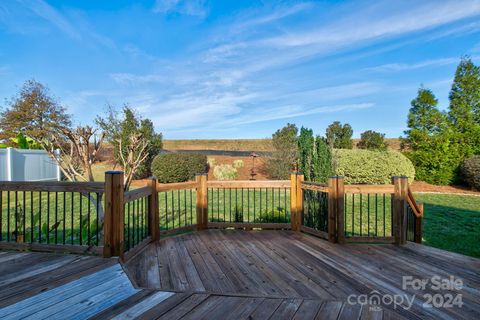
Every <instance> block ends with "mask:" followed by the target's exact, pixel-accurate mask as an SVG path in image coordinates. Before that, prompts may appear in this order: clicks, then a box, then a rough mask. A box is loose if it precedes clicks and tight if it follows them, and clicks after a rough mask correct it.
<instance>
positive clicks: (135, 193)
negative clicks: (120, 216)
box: [123, 186, 152, 203]
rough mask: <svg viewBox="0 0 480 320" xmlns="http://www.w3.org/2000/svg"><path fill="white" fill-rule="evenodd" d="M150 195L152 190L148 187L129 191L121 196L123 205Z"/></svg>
mask: <svg viewBox="0 0 480 320" xmlns="http://www.w3.org/2000/svg"><path fill="white" fill-rule="evenodd" d="M151 194H152V188H151V187H150V186H146V187H141V188H138V189H133V190H129V191H127V192H125V193H124V195H123V203H127V202H131V201H134V200H137V199H140V198H143V197H147V196H149V195H151Z"/></svg>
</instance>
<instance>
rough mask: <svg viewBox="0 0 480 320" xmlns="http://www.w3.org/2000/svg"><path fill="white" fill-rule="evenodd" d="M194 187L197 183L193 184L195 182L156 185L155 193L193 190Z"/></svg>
mask: <svg viewBox="0 0 480 320" xmlns="http://www.w3.org/2000/svg"><path fill="white" fill-rule="evenodd" d="M196 187H197V182H195V181H187V182H174V183H157V192H165V191H172V190H185V189H195V188H196Z"/></svg>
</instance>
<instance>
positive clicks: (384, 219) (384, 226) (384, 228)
mask: <svg viewBox="0 0 480 320" xmlns="http://www.w3.org/2000/svg"><path fill="white" fill-rule="evenodd" d="M385 202H386V200H385V193H384V194H383V236H384V237H385V233H386V223H385V221H386V220H387V218H386V217H385V215H386V214H385V211H386V207H385ZM390 214H392V213H391V212H390ZM390 229H391V225H390Z"/></svg>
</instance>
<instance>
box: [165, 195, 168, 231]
mask: <svg viewBox="0 0 480 320" xmlns="http://www.w3.org/2000/svg"><path fill="white" fill-rule="evenodd" d="M164 194H165V222H166V225H167V226H166V230H169V229H168V195H167V192H164Z"/></svg>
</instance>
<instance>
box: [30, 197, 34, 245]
mask: <svg viewBox="0 0 480 320" xmlns="http://www.w3.org/2000/svg"><path fill="white" fill-rule="evenodd" d="M33 222H34V221H33V191H30V242H33V241H34V238H35V236H34V232H35V231H34V227H35V226H34V223H33Z"/></svg>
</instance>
